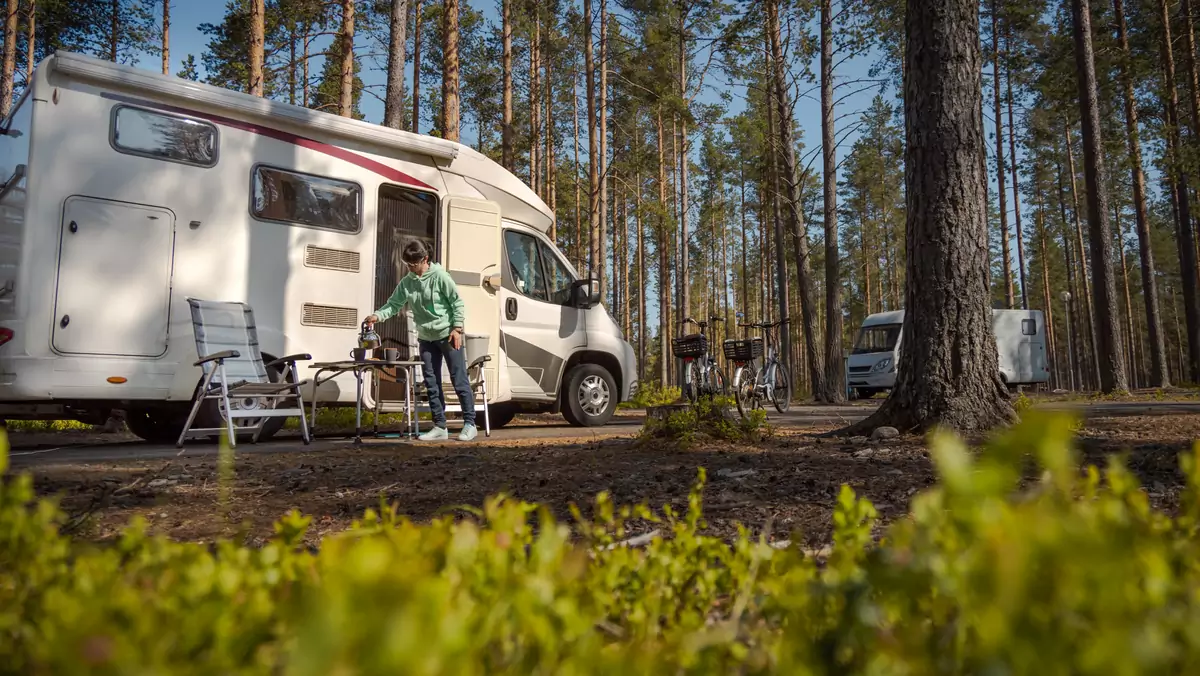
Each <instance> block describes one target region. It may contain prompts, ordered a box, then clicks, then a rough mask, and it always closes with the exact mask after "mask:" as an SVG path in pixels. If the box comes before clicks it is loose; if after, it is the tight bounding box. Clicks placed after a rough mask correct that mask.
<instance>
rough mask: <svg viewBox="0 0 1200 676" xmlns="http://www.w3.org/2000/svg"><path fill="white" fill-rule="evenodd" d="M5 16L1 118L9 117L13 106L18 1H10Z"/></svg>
mask: <svg viewBox="0 0 1200 676" xmlns="http://www.w3.org/2000/svg"><path fill="white" fill-rule="evenodd" d="M5 11H6V12H7V13H6V14H5V15H4V60H3V65H2V66H0V117H7V116H8V113H9V111H10V110H12V104H13V73H14V72H15V71H16V68H17V0H8V6H7V8H6V10H5Z"/></svg>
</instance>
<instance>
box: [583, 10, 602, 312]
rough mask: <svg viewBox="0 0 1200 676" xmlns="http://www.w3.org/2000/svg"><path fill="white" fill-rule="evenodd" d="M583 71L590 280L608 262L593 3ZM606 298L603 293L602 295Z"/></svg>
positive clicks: (585, 16)
mask: <svg viewBox="0 0 1200 676" xmlns="http://www.w3.org/2000/svg"><path fill="white" fill-rule="evenodd" d="M583 25H584V38H583V40H584V44H583V64H584V65H583V70H584V78H585V80H586V84H585V86H586V90H587V127H588V233H589V240H590V243H589V244H590V245H589V247H588V277H589V278H591V279H597V278H598V277H599V276H600V275H601V274H602V273H601V272H600V268H603V266H604V261H603V260H601V259H600V228H601V225H602V224H601V223H600V175H599V157H598V155H599V153H600V146H599V139H597V138H596V64H595V60H594V58H593V56H592V0H583ZM601 297H603V293H601Z"/></svg>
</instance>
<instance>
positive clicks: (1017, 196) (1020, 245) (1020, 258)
mask: <svg viewBox="0 0 1200 676" xmlns="http://www.w3.org/2000/svg"><path fill="white" fill-rule="evenodd" d="M1006 40H1007V42H1008V47H1009V51H1010V52H1011V50H1012V37H1011V36H1007V37H1006ZM1010 58H1011V57H1010ZM1004 70H1005V75H1006V77H1005V78H1004V85H1005V87H1006V88H1007V90H1008V97H1007V98H1008V156H1009V158H1010V159H1011V160H1012V161H1011V162H1009V167H1010V168H1011V170H1012V185H1013V219H1014V225H1015V226H1016V229H1017V271H1018V273H1019V275H1020V279H1019V281H1020V283H1021V308H1022V309H1025V310H1028V309H1029V294H1028V292H1027V291H1026V290H1025V282H1026V275H1025V233H1023V232H1022V231H1021V184H1020V180H1019V177H1018V174H1017V126H1016V125H1015V124H1013V93H1012V66H1011V65H1008V66H1006V67H1005V69H1004Z"/></svg>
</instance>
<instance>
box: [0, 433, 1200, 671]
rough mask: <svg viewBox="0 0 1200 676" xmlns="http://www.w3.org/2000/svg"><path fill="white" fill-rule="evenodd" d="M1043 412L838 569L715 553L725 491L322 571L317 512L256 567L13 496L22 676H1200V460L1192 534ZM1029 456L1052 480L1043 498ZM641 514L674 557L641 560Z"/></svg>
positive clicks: (1192, 474) (455, 536)
mask: <svg viewBox="0 0 1200 676" xmlns="http://www.w3.org/2000/svg"><path fill="white" fill-rule="evenodd" d="M1028 417H1029V418H1030V419H1029V420H1028V421H1026V422H1025V423H1023V424H1021V425H1020V426H1018V427H1016V428H1014V429H1012V430H1009V431H1007V432H1005V433H1003V434H1002V435H1001V436H1000V437H998V438H997V439H995V440H994V442H993V443H991V444H989V445H988V446H987V447H986V448H985V449H983V451H982V452H981V453H979V454H978V455H976V454H975V453H973V452H971V451H969V450H968V449H967V448H965V447H964V446H963V444H962V443H961V442H960V441H959V440H958V439H956V438H954V437H951V436H947V435H935V436H933V437H932V440H931V442H932V443H931V457H932V458H933V459H934V462H935V464H936V467H937V472H938V476H939V481H938V483H937V485H935V486H934V487H932V488H930V489H928V490H926V491H924V492H922V493H920V494H918V495H917V496H915V497H914V499H913V501H912V509H911V514H910V515H909V517H908V518H906V519H902V520H899V521H896V522H895V523H893V524H892V525H891V526H890V527H888V528H887V529H886V530H884V531H883V533H882V537H881V539H879V540H878V541H875V540H873V536H872V533H873V530H874V527H875V520H876V514H875V510H874V508H873V507H872V506H871V505H870V503H868V502H867V501H865V500H862V499H860V498H858V497H856V496H855V495H854V493H853V491H851V490H850V489H849V488H848V487H845V486H843V487H842V490H841V493H840V494H839V496H838V498H837V501H836V504H835V506H834V511H833V540H834V544H833V547H832V551H831V553H830V554H829V556H828V560H827V561H826V562H825V563H824V564H823V565H819V563H818V562H817V561H815V560H814V559H813V558H811V557H810V556H809V555H807V554H806V553H805V552H804V551H802V550H801V549H799V548H798V546H796V545H791V546H788V547H787V548H783V549H777V548H774V547H772V546H770V545H768V544H767V543H766V542H765V541H764V539H763V537H762V535H757V536H756V535H754V534H752V533H751V531H749V530H748V529H742V530H741V531H740V533H739V535H738V537H736V538H735V539H734V540H733V541H732V542H724V541H720V540H717V539H714V538H712V537H709V536H706V535H705V534H704V533H705V524H704V520H703V517H702V513H701V494H702V488H703V485H704V481H705V475H704V471H703V470H700V475H699V481H698V482H697V485H696V488H695V490H693V492H692V494H691V495H690V496H689V498H688V505H687V509H686V511H685V512H684V513H683V514H677V513H676V512H675V511H674V510H672V509H670V508H664V509H663V510H662V511H661V513H658V512H652V511H651V510H649V509H648V508H647V507H646V506H644V505H642V506H636V507H617V506H615V505H613V504H612V502H611V501H610V500H609V498H608V496H607V495H605V494H603V493H602V494H600V495H599V496H597V497H596V500H595V502H594V505H593V506H592V509H591V514H590V515H589V516H587V517H585V516H584V514H583V512H582V510H580V509H577V508H572V516H573V522H574V525H573V527H568V526H567V525H566V524H563V523H559V522H557V521H556V520H555V519H554V518H553V516H552V515H551V514H550V512H549V510H547V509H546V508H544V507H540V506H537V505H532V504H527V503H524V502H520V501H517V500H513V499H510V498H508V497H506V496H503V495H501V496H496V497H493V498H490V499H488V500H487V501H486V502H485V503H484V504H483V505H482V507H481V508H479V509H471V510H469V513H468V515H467V516H466V517H464V518H459V519H455V518H453V517H451V516H446V517H442V518H439V519H435V520H434V521H432V522H430V523H427V524H415V523H412V522H410V521H409V520H408V519H406V518H404V517H403V516H401V515H399V514H397V513H396V511H395V509H394V508H393V507H390V506H387V505H383V504H381V505H380V508H379V509H378V510H371V511H368V512H367V513H366V514H365V515H364V518H363V519H362V520H361V521H359V522H356V524H355V525H354V527H353V528H352V529H351V530H349V531H347V532H345V533H341V534H337V535H334V536H330V537H327V538H326V539H325V540H324V541H323V542H322V544H321V547H320V551H319V552H310V551H308V550H306V549H302V548H300V547H299V543H300V542H301V538H302V535H303V533H304V532H305V529H306V528H307V526H308V520H307V518H306V517H304V516H301V515H300V514H297V513H294V512H293V513H291V514H288V515H286V516H284V517H283V518H282V519H281V520H280V521H279V522H278V524H277V526H276V535H275V537H274V539H273V540H272V541H271V542H269V543H268V544H266V545H265V546H263V547H261V548H258V549H252V548H246V547H241V546H237V545H235V544H233V543H230V542H219V543H216V544H214V545H212V546H210V547H206V546H203V545H199V544H189V543H175V542H170V541H167V540H165V539H163V538H161V537H155V536H150V535H147V533H146V531H145V527H144V524H142V523H141V522H137V521H135V522H134V523H132V524H131V525H130V527H129V528H128V529H127V530H126V531H125V533H124V535H123V536H122V537H121V538H120V539H119V540H118V541H117V542H114V543H113V544H111V545H109V546H95V545H88V544H85V543H81V542H76V541H73V540H71V539H69V538H67V537H65V536H63V535H62V534H61V533H60V532H59V528H60V525H61V524H62V522H63V519H64V515H63V514H62V513H61V512H60V511H59V510H58V509H57V507H56V506H55V502H54V501H53V500H50V499H40V500H35V499H34V495H33V491H32V487H31V480H30V478H29V477H28V476H23V475H22V476H16V477H12V476H9V477H7V478H4V479H3V480H2V481H0V672H4V673H14V674H17V673H19V674H42V673H79V672H83V671H88V672H106V673H132V672H140V673H164V674H165V673H180V674H188V673H196V674H200V673H203V674H209V673H239V674H243V673H244V674H259V673H261V674H274V673H280V674H330V673H350V672H353V673H404V674H443V673H444V674H484V673H487V674H492V673H539V674H549V673H556V674H557V673H563V674H593V673H594V674H609V673H747V674H748V673H787V674H835V673H836V674H846V673H862V674H885V673H886V674H890V673H898V674H899V673H904V674H939V673H1078V674H1101V673H1103V674H1133V673H1194V672H1195V671H1196V669H1197V667H1198V666H1200V631H1197V629H1196V628H1197V627H1200V593H1198V592H1200V546H1198V543H1200V540H1198V538H1197V535H1198V533H1197V529H1198V527H1200V466H1198V464H1197V462H1196V456H1195V455H1194V454H1193V453H1188V454H1185V455H1183V456H1182V457H1181V459H1180V469H1181V470H1182V473H1183V475H1184V478H1185V484H1186V487H1185V490H1184V492H1183V494H1182V496H1181V500H1180V506H1179V510H1178V512H1177V513H1176V514H1174V515H1168V514H1164V513H1161V512H1157V511H1155V510H1153V509H1152V508H1151V507H1150V506H1149V504H1148V502H1147V498H1146V495H1145V494H1144V493H1143V492H1142V491H1141V490H1140V489H1139V487H1138V486H1137V484H1136V482H1135V480H1134V477H1133V475H1132V474H1131V473H1130V472H1129V471H1128V470H1127V469H1125V467H1124V465H1123V464H1122V462H1121V461H1120V459H1119V458H1114V459H1112V460H1111V461H1110V462H1109V464H1108V466H1107V468H1105V469H1104V470H1099V469H1097V468H1095V467H1088V468H1087V469H1086V472H1083V473H1080V472H1079V471H1078V466H1077V464H1076V462H1075V458H1074V457H1073V455H1072V453H1071V451H1070V448H1069V443H1070V437H1071V432H1070V421H1069V420H1063V419H1061V418H1047V417H1044V416H1037V415H1030V416H1028ZM1030 456H1031V457H1032V459H1034V460H1036V461H1037V463H1038V464H1039V465H1040V467H1041V469H1042V470H1044V471H1042V472H1040V473H1039V474H1038V475H1040V476H1041V478H1040V479H1039V480H1037V481H1036V482H1035V483H1033V484H1032V485H1029V486H1024V487H1023V486H1022V482H1023V478H1022V473H1021V468H1022V466H1023V463H1025V461H1026V459H1027V458H1028V457H1030ZM5 461H6V460H5V456H4V455H3V454H0V472H2V471H3V469H4V463H5ZM1038 475H1035V476H1038ZM631 519H639V520H640V521H639V522H640V523H648V524H650V525H651V526H655V527H657V528H658V531H659V533H660V536H658V537H655V538H653V539H652V540H651V541H650V542H649V544H647V545H646V546H645V547H631V546H623V543H622V540H623V539H624V538H626V537H628V536H629V533H628V532H627V527H628V526H627V524H628V523H630V521H631ZM792 542H799V539H798V537H797V536H795V535H794V536H793V538H792Z"/></svg>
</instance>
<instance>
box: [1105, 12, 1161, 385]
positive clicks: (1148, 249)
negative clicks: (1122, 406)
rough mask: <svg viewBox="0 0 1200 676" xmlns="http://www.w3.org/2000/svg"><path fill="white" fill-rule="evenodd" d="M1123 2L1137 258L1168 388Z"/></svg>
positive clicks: (1153, 351) (1154, 366)
mask: <svg viewBox="0 0 1200 676" xmlns="http://www.w3.org/2000/svg"><path fill="white" fill-rule="evenodd" d="M1123 2H1124V0H1113V14H1114V16H1115V17H1116V20H1117V41H1118V43H1119V45H1120V48H1121V58H1120V59H1119V60H1118V61H1119V63H1120V68H1121V84H1122V86H1123V88H1124V90H1125V132H1126V136H1127V137H1128V142H1129V164H1130V168H1129V169H1130V172H1131V173H1132V175H1133V207H1134V214H1135V216H1136V224H1137V236H1138V256H1139V258H1140V261H1141V271H1142V299H1143V304H1144V305H1145V308H1146V331H1147V334H1148V336H1149V341H1150V360H1151V367H1150V369H1151V370H1150V378H1149V385H1150V386H1151V387H1168V386H1170V384H1171V381H1170V377H1169V375H1168V373H1167V359H1166V354H1167V350H1166V345H1165V343H1164V339H1163V329H1162V311H1161V310H1160V309H1159V305H1158V281H1157V280H1156V279H1155V277H1156V275H1155V269H1154V249H1153V247H1152V245H1151V243H1150V219H1149V216H1148V214H1147V209H1146V177H1145V174H1144V173H1143V172H1142V145H1141V140H1140V139H1139V131H1138V117H1137V105H1136V104H1135V102H1134V98H1133V75H1132V74H1131V73H1130V59H1131V55H1130V51H1129V38H1128V37H1127V36H1126V25H1125V8H1124V6H1123Z"/></svg>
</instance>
